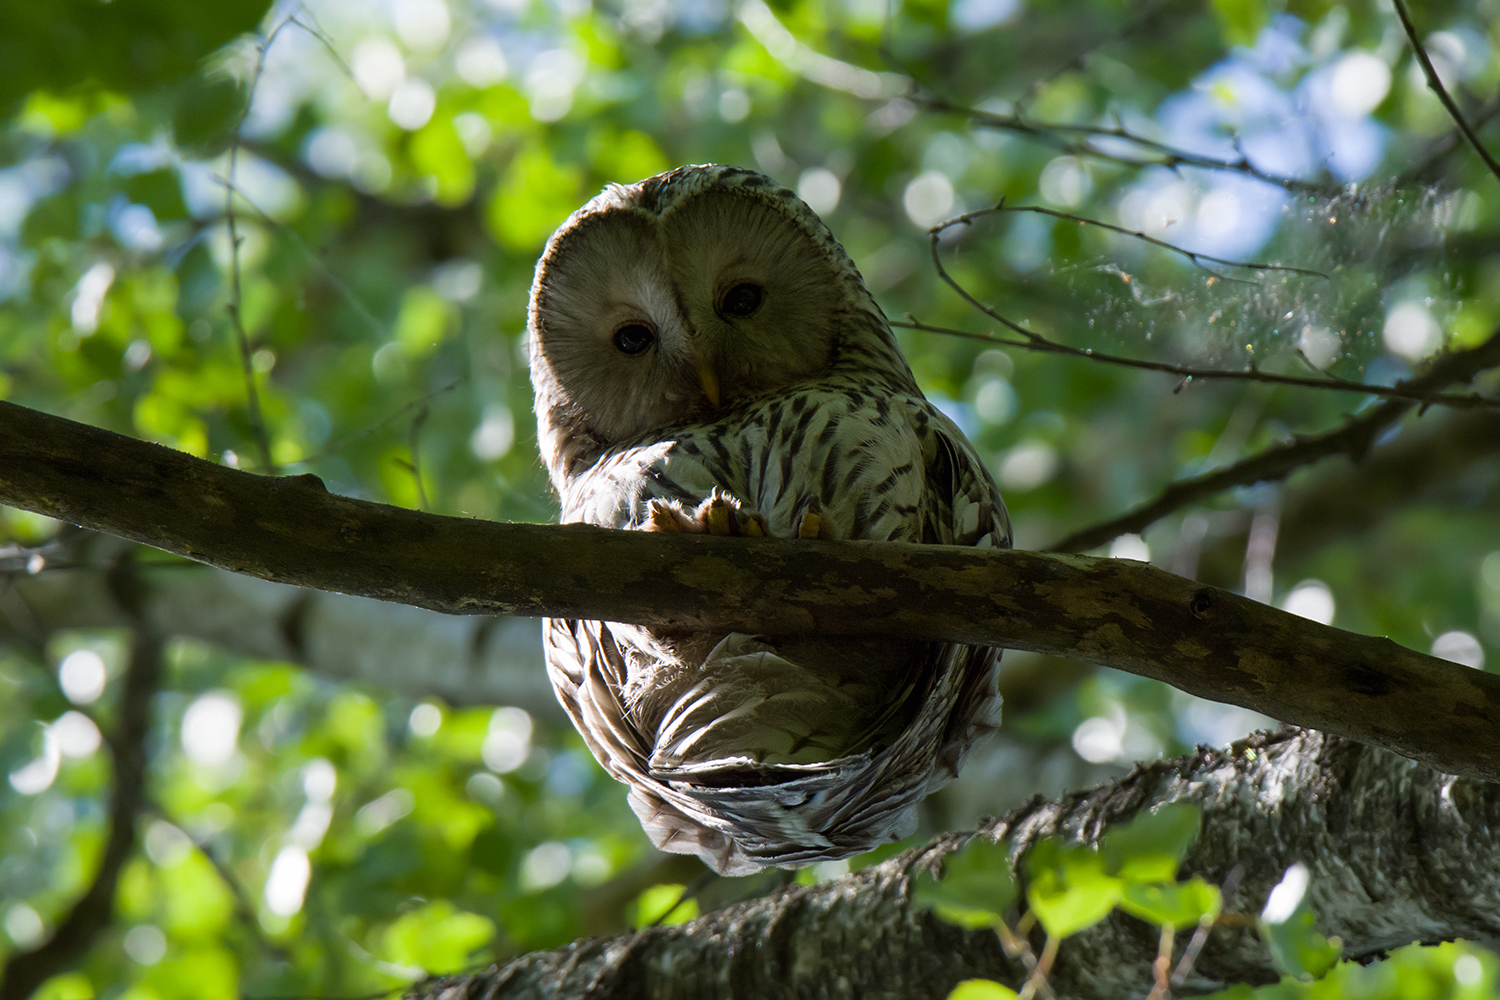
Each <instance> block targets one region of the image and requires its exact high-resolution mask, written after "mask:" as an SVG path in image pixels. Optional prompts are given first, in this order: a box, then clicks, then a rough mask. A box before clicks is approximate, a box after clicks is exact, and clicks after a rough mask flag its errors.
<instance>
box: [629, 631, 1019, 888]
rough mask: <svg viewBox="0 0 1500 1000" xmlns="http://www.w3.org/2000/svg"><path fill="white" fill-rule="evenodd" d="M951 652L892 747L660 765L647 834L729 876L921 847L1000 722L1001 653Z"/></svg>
mask: <svg viewBox="0 0 1500 1000" xmlns="http://www.w3.org/2000/svg"><path fill="white" fill-rule="evenodd" d="M941 650H942V653H941V656H940V660H941V663H940V665H939V669H938V676H937V678H936V682H935V683H934V685H933V687H932V689H931V690H929V691H928V692H927V695H926V701H925V703H924V704H923V705H922V708H921V710H920V711H919V712H918V713H917V716H916V718H915V719H912V720H911V722H910V724H908V725H907V726H905V728H904V729H903V730H902V732H901V734H900V735H899V736H898V737H897V738H896V739H895V740H894V741H893V742H892V743H890V744H889V745H888V746H883V747H877V748H871V749H865V750H863V751H861V752H857V753H851V754H849V755H847V756H843V757H840V758H837V759H832V760H826V761H824V762H822V763H818V764H800V765H799V764H774V763H773V764H767V763H763V762H756V761H753V760H744V759H740V760H732V759H720V760H716V761H704V762H702V763H701V764H698V765H691V764H684V765H678V766H676V767H675V768H668V769H658V768H657V767H656V766H655V764H654V763H653V766H652V767H651V771H650V776H651V778H652V779H653V784H654V786H655V787H651V788H643V787H641V786H640V785H636V786H635V787H634V788H633V789H632V793H631V804H632V806H633V807H634V808H635V811H636V814H637V815H638V816H639V817H640V818H641V825H642V826H643V827H644V828H645V830H646V832H647V834H648V835H649V836H650V837H651V839H652V841H653V842H654V843H655V844H656V845H657V847H659V848H661V849H662V850H666V851H675V852H679V853H684V854H687V853H693V854H697V855H699V856H700V857H701V858H702V859H703V861H704V863H705V864H707V865H709V866H710V867H713V868H715V869H716V870H718V871H719V872H720V873H721V874H725V875H731V874H746V873H748V872H751V871H754V870H756V869H757V868H761V867H764V866H766V865H779V866H782V867H789V868H790V867H800V866H802V865H807V864H812V863H813V862H817V861H830V860H836V859H840V858H846V857H849V856H850V855H853V854H859V853H862V852H864V851H869V850H872V849H874V848H876V847H879V846H880V845H882V844H889V843H894V842H896V841H899V840H903V839H905V838H906V837H909V836H911V834H912V833H913V832H915V830H916V824H917V804H918V803H919V802H920V801H921V800H922V798H923V797H925V796H926V795H927V794H928V793H929V792H932V791H934V790H935V789H937V788H939V787H941V786H942V785H945V784H947V783H948V782H949V781H950V780H952V778H953V777H954V776H955V775H956V774H957V772H958V768H959V766H960V765H961V764H962V762H963V759H964V757H966V756H967V755H968V751H969V750H970V748H971V747H972V746H973V744H974V742H975V741H976V740H977V739H978V738H980V737H981V736H983V735H984V734H985V733H987V732H989V731H991V730H993V729H994V727H995V726H996V725H997V724H998V721H999V718H998V717H999V708H1000V703H999V696H998V694H997V693H996V690H995V689H996V680H997V673H998V671H997V661H998V656H999V650H993V649H982V648H974V647H966V646H944V647H941Z"/></svg>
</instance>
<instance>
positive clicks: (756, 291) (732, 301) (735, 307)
mask: <svg viewBox="0 0 1500 1000" xmlns="http://www.w3.org/2000/svg"><path fill="white" fill-rule="evenodd" d="M765 298H766V290H765V289H764V288H762V287H760V286H759V285H755V284H751V283H750V282H748V281H744V282H741V283H740V284H738V285H735V286H734V287H733V288H731V289H730V290H729V291H727V292H725V293H724V302H723V304H722V305H721V306H720V307H719V309H720V311H722V312H723V313H724V314H725V315H726V316H749V315H750V314H751V313H753V312H755V310H757V309H759V308H760V304H761V302H763V301H765Z"/></svg>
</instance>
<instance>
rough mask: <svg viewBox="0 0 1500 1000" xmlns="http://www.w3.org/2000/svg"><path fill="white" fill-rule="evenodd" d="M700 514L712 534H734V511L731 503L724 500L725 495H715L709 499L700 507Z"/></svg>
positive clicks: (704, 524)
mask: <svg viewBox="0 0 1500 1000" xmlns="http://www.w3.org/2000/svg"><path fill="white" fill-rule="evenodd" d="M698 516H699V518H701V519H702V521H703V526H704V527H705V528H707V529H708V533H709V534H710V535H732V534H734V516H733V511H732V508H731V507H730V506H729V504H727V503H725V502H724V498H723V497H720V496H715V497H713V498H712V499H710V500H708V501H707V502H706V503H705V504H704V506H702V507H699V508H698Z"/></svg>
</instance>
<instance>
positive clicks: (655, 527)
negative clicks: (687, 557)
mask: <svg viewBox="0 0 1500 1000" xmlns="http://www.w3.org/2000/svg"><path fill="white" fill-rule="evenodd" d="M648 530H650V531H667V532H671V533H673V534H679V535H680V534H682V533H683V531H684V529H683V526H682V514H681V513H680V512H679V511H677V510H675V509H674V508H673V507H672V506H671V505H670V504H668V503H667V502H666V501H664V500H652V501H651V527H650V528H649V529H648Z"/></svg>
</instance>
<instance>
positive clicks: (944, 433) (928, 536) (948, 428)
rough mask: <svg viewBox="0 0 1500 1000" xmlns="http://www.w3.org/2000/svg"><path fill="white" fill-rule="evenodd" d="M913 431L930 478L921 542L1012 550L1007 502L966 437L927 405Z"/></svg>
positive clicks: (920, 408)
mask: <svg viewBox="0 0 1500 1000" xmlns="http://www.w3.org/2000/svg"><path fill="white" fill-rule="evenodd" d="M912 425H913V427H915V428H916V431H917V435H918V437H919V438H920V439H921V441H922V458H923V462H924V465H925V467H926V477H927V489H926V491H925V494H924V495H925V499H926V504H925V509H924V511H923V513H924V517H923V525H922V541H923V542H925V543H927V544H929V545H931V544H937V545H972V546H974V547H976V548H981V549H984V548H1001V549H1008V548H1010V540H1011V535H1010V514H1009V512H1007V511H1006V509H1005V501H1004V500H1003V499H1001V497H1000V490H999V489H997V488H996V486H995V481H994V480H993V479H991V478H990V474H989V470H987V469H986V468H985V467H984V462H983V461H982V460H981V459H980V457H979V453H978V452H976V451H975V450H974V446H973V445H972V444H970V443H969V439H968V438H966V437H964V433H963V431H961V430H959V429H958V426H957V425H956V424H954V423H953V421H952V420H950V419H948V417H947V416H945V415H944V414H943V413H942V412H941V411H940V410H938V409H937V408H936V407H935V406H933V405H932V404H931V403H929V402H927V400H925V399H924V400H921V401H920V404H919V405H918V407H917V408H916V412H914V413H913V414H912Z"/></svg>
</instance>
